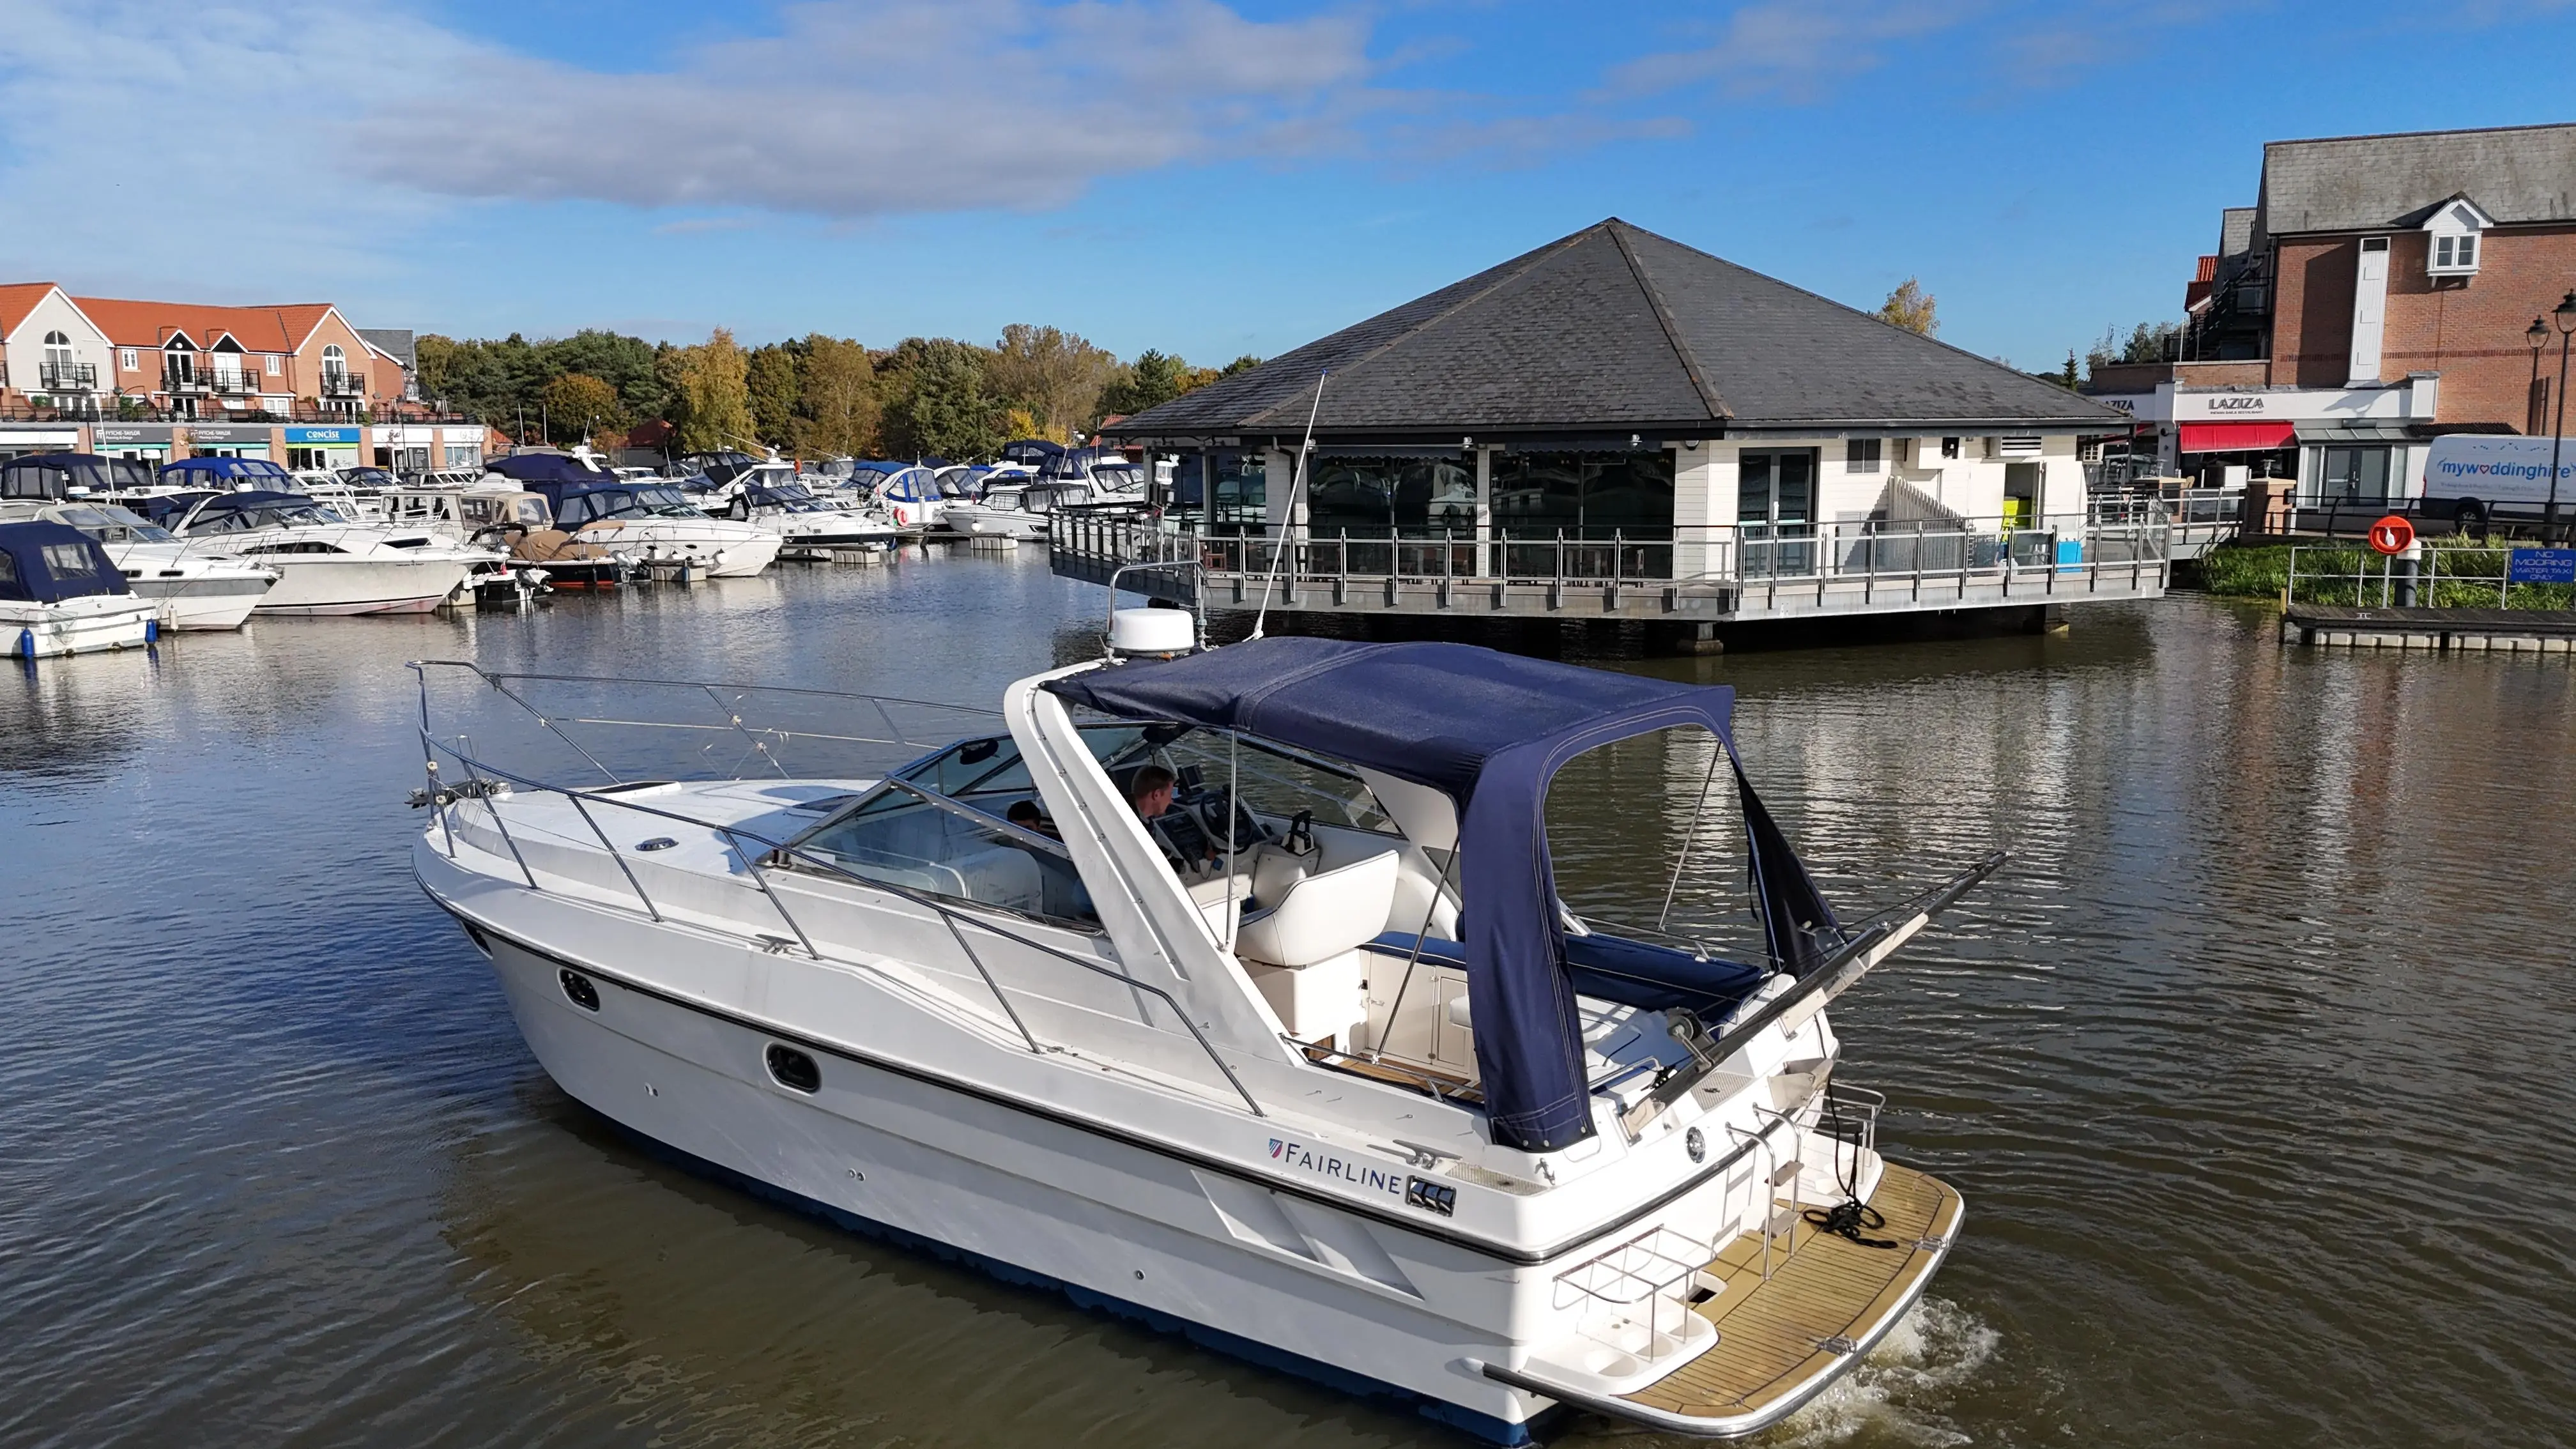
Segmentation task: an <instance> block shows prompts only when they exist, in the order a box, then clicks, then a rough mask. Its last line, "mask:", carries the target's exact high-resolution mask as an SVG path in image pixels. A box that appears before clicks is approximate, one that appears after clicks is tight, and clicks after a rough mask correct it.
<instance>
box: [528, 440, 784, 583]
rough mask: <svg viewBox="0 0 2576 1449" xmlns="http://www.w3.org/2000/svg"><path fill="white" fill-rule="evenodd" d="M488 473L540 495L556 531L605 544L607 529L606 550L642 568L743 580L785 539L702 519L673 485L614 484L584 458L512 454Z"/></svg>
mask: <svg viewBox="0 0 2576 1449" xmlns="http://www.w3.org/2000/svg"><path fill="white" fill-rule="evenodd" d="M491 469H492V471H493V472H494V473H497V474H499V475H501V476H502V477H504V478H507V479H510V480H512V482H513V483H514V484H515V485H516V486H519V487H523V488H526V489H528V490H529V491H530V492H533V493H538V494H542V495H544V497H545V500H546V503H547V504H548V506H550V507H551V508H552V509H553V510H554V522H555V526H556V527H557V528H560V529H563V530H565V531H566V532H569V533H573V534H576V535H579V536H582V537H585V538H597V539H600V540H601V541H602V542H604V543H605V542H607V539H606V535H607V533H608V532H609V531H610V529H613V530H614V532H615V535H616V537H615V541H614V543H613V544H612V545H610V546H613V547H614V548H615V549H617V550H618V551H619V552H621V553H628V554H631V555H633V556H634V557H636V558H637V559H639V560H641V561H643V562H645V563H647V564H651V563H655V562H668V561H680V562H685V563H687V564H688V565H689V566H690V567H692V568H695V569H703V570H705V571H706V574H707V576H708V577H709V578H718V579H729V578H749V577H750V576H751V575H753V574H756V573H759V572H760V571H761V570H762V569H765V568H767V567H769V565H770V562H771V561H772V560H774V559H776V558H777V557H778V550H779V548H780V547H781V545H782V544H783V542H784V540H783V539H782V538H781V537H780V535H779V532H778V530H777V529H774V528H769V527H765V526H763V525H761V524H757V523H739V522H736V521H734V520H733V519H730V518H710V517H708V516H707V515H706V513H705V511H704V510H702V509H700V508H699V507H698V506H697V505H696V504H694V503H691V502H690V501H689V496H688V494H687V493H685V492H683V491H681V489H680V486H679V485H678V484H676V483H655V482H629V481H626V480H623V479H620V478H619V477H618V476H617V475H616V474H615V473H613V472H611V471H609V470H608V469H607V468H606V467H604V466H602V465H601V464H600V463H598V462H597V461H596V460H595V459H594V458H593V457H592V456H590V455H588V454H576V453H534V452H531V453H513V454H511V455H510V456H509V457H506V458H500V459H496V460H494V461H493V463H492V464H491ZM602 525H607V526H608V527H607V528H603V527H602Z"/></svg>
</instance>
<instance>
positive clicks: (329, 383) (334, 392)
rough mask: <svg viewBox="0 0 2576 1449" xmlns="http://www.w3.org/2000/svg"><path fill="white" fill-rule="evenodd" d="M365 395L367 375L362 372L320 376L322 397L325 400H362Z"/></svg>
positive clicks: (328, 373) (327, 373)
mask: <svg viewBox="0 0 2576 1449" xmlns="http://www.w3.org/2000/svg"><path fill="white" fill-rule="evenodd" d="M366 395H367V375H366V374H365V373H363V372H326V373H324V374H322V396H324V397H326V398H363V397H365V396H366Z"/></svg>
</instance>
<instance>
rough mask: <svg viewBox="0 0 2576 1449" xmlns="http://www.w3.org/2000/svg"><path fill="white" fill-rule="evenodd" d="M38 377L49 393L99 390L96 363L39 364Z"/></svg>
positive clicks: (37, 368)
mask: <svg viewBox="0 0 2576 1449" xmlns="http://www.w3.org/2000/svg"><path fill="white" fill-rule="evenodd" d="M36 375H37V377H38V379H39V380H40V382H41V384H42V386H43V388H44V390H45V391H47V392H94V391H96V390H97V388H98V365H97V364H96V363H91V362H45V363H39V364H38V365H37V367H36Z"/></svg>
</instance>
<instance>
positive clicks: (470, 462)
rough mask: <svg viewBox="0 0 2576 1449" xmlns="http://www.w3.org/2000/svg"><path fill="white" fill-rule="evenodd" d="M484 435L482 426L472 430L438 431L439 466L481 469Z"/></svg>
mask: <svg viewBox="0 0 2576 1449" xmlns="http://www.w3.org/2000/svg"><path fill="white" fill-rule="evenodd" d="M483 442H484V433H483V428H482V427H481V425H479V424H478V425H476V426H474V427H470V428H440V429H439V430H438V449H439V460H438V463H439V466H440V467H442V468H480V467H482V466H483Z"/></svg>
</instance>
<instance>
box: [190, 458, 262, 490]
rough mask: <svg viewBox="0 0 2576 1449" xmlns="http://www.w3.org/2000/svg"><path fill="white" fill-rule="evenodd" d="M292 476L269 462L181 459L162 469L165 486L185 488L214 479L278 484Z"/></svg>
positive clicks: (201, 485) (227, 459) (206, 483)
mask: <svg viewBox="0 0 2576 1449" xmlns="http://www.w3.org/2000/svg"><path fill="white" fill-rule="evenodd" d="M291 476H293V475H291V474H289V473H288V472H287V471H286V470H285V469H284V468H281V467H279V466H277V465H276V464H275V463H272V462H270V461H268V460H267V459H266V458H182V459H180V460H179V461H178V462H176V463H167V464H164V465H162V468H161V481H162V482H164V483H169V484H172V485H175V486H178V487H182V488H196V487H204V486H207V485H208V484H209V483H211V482H212V481H213V480H215V479H222V480H224V481H225V482H226V483H230V482H232V481H233V480H235V479H250V480H254V481H257V482H261V483H278V482H283V481H285V480H286V479H288V478H289V477H291Z"/></svg>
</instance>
